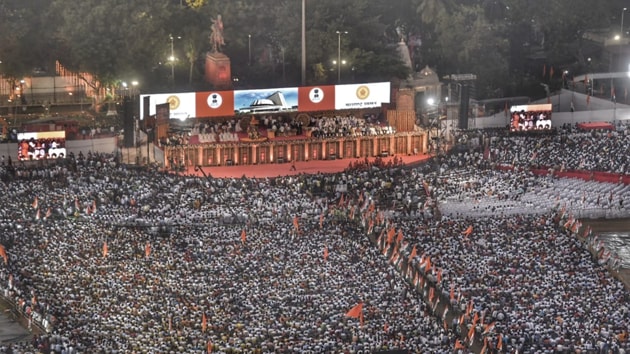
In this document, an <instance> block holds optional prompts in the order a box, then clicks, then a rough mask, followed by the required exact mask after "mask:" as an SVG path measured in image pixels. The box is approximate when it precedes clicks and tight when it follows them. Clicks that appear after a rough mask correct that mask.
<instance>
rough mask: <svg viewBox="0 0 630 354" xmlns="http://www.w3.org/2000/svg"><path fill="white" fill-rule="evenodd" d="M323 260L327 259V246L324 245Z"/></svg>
mask: <svg viewBox="0 0 630 354" xmlns="http://www.w3.org/2000/svg"><path fill="white" fill-rule="evenodd" d="M324 260H325V261H327V260H328V246H324Z"/></svg>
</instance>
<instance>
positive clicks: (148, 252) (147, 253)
mask: <svg viewBox="0 0 630 354" xmlns="http://www.w3.org/2000/svg"><path fill="white" fill-rule="evenodd" d="M144 256H145V257H146V258H149V256H151V244H150V243H149V241H147V244H146V245H144Z"/></svg>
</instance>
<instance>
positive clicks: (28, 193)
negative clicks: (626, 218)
mask: <svg viewBox="0 0 630 354" xmlns="http://www.w3.org/2000/svg"><path fill="white" fill-rule="evenodd" d="M471 165H477V166H485V165H486V164H485V163H484V162H483V159H482V158H481V157H480V156H479V154H477V155H475V154H471V155H467V154H464V155H454V156H453V157H450V158H449V159H447V160H445V161H444V163H443V164H442V165H441V169H442V170H443V171H447V170H449V169H451V166H459V167H466V166H468V167H469V173H470V175H471V176H472V177H474V178H475V179H476V180H478V181H483V180H484V178H491V179H492V181H495V182H496V183H497V184H499V183H508V185H509V183H517V182H516V180H522V178H519V176H518V175H515V176H514V179H513V180H512V179H511V176H509V175H507V176H505V178H506V179H508V180H507V182H499V181H498V180H500V179H501V178H498V177H496V176H495V175H494V174H491V175H490V176H488V175H485V174H484V173H488V172H482V170H478V169H476V168H473V167H472V166H471ZM16 176H17V174H16ZM501 176H503V175H501ZM501 176H500V177H501ZM521 177H522V176H521ZM530 177H531V176H527V179H528V180H529V179H530ZM6 180H7V182H6V183H5V184H2V185H0V188H3V203H4V204H5V205H6V207H5V208H3V209H2V210H1V214H0V229H1V236H0V243H2V244H3V245H5V246H6V248H7V253H8V256H9V263H8V267H6V268H2V271H1V273H0V279H1V280H0V286H1V287H2V288H3V289H6V292H5V293H6V294H7V295H9V296H10V297H11V298H12V299H14V300H15V301H16V303H18V304H19V305H20V306H21V308H22V310H25V312H27V313H33V314H37V317H36V316H33V318H34V319H36V320H38V321H40V322H42V323H44V325H48V326H49V328H50V329H51V332H50V333H49V334H47V335H44V336H42V337H40V338H36V339H35V340H34V341H33V343H27V344H15V345H14V346H13V350H14V352H32V351H34V349H33V345H34V346H35V347H37V348H40V349H39V350H40V351H42V352H47V351H50V350H51V349H53V350H54V352H61V351H62V350H65V351H66V352H67V353H77V352H78V353H171V352H172V353H205V352H207V351H208V345H209V343H210V345H211V349H212V352H213V353H221V352H224V353H230V352H241V353H251V352H261V353H265V352H268V353H272V352H273V353H278V352H279V353H282V352H284V353H288V352H300V353H309V352H311V353H322V352H328V353H340V352H342V353H343V352H348V353H360V352H372V351H375V350H379V349H393V348H402V349H408V350H410V351H412V352H416V353H426V352H431V353H446V352H452V351H453V348H454V343H455V341H456V339H455V335H456V333H457V334H460V335H461V336H462V338H463V337H465V335H466V333H467V330H468V329H467V328H466V327H465V326H467V325H468V326H471V325H472V323H471V319H470V317H472V316H468V317H466V316H465V318H464V320H463V323H464V325H463V326H461V327H459V326H455V330H454V329H453V327H452V326H446V324H451V323H453V324H456V323H458V322H457V320H458V319H459V316H460V315H461V314H465V313H469V315H472V313H478V314H480V317H481V318H482V319H481V321H480V322H477V323H476V327H478V328H477V335H476V336H475V338H476V339H475V340H473V341H472V342H471V343H468V342H466V341H465V340H463V339H462V340H463V342H464V343H465V344H466V345H472V346H473V347H480V338H481V337H482V335H481V332H483V331H484V330H485V329H486V327H484V325H488V324H490V323H493V322H494V327H488V328H490V329H489V330H488V331H487V333H486V334H484V336H485V337H486V338H488V343H489V347H490V350H496V346H497V344H498V342H497V340H498V338H499V334H500V336H501V344H502V350H503V351H516V350H519V352H530V353H536V352H554V351H556V352H567V353H568V352H578V351H582V352H587V351H589V350H591V351H593V350H595V348H599V349H601V350H604V349H610V350H613V352H619V353H621V352H625V351H624V350H627V342H626V341H625V340H624V339H625V337H624V336H627V332H628V323H629V319H628V309H627V299H626V296H627V292H626V291H625V290H624V289H623V286H622V285H621V283H620V282H618V281H616V280H614V279H613V278H611V276H610V275H609V274H608V273H607V271H606V269H605V268H603V267H602V266H599V265H598V264H597V262H594V261H593V260H592V259H591V258H590V255H589V253H588V252H587V251H586V250H585V248H584V245H583V244H581V243H580V242H579V241H577V240H576V238H575V236H572V235H569V234H568V233H566V232H564V231H563V230H562V229H561V228H558V227H557V226H556V223H555V222H554V221H553V218H552V216H551V215H547V216H544V217H541V216H526V215H523V216H517V217H494V218H486V219H461V218H460V219H449V218H443V219H440V218H436V219H434V218H433V214H434V213H433V209H432V208H431V206H432V203H431V202H430V200H429V201H427V194H428V195H433V196H435V195H436V194H440V195H453V194H456V193H458V190H457V188H450V187H444V185H445V184H444V183H443V182H445V181H444V180H443V178H441V177H439V176H438V175H437V174H436V173H434V172H431V169H430V168H428V167H424V166H423V167H420V168H417V169H405V168H401V167H400V166H390V168H386V167H385V166H383V165H370V164H369V163H368V162H366V163H365V164H362V165H359V166H354V168H353V169H352V170H348V171H345V172H344V173H340V174H330V175H324V174H318V175H312V176H305V175H301V176H294V177H278V178H275V179H247V178H240V179H211V180H206V179H200V178H196V177H184V176H175V175H163V174H160V173H157V172H155V171H146V170H135V169H126V168H124V167H122V166H117V165H116V164H114V163H111V162H109V161H103V159H102V157H101V156H88V158H87V159H86V160H84V161H79V162H78V163H77V164H76V165H74V164H69V165H58V166H48V167H45V166H39V167H36V168H34V169H27V168H24V169H21V170H20V173H19V177H14V178H7V179H6ZM424 182H426V184H425V183H424ZM495 182H493V183H495ZM527 183H536V181H535V180H531V181H529V182H527ZM514 186H517V185H514ZM500 187H501V188H503V187H505V186H504V185H503V184H501V185H500ZM473 188H486V187H485V186H484V184H479V185H476V186H473ZM344 191H348V192H344ZM427 191H428V192H429V193H427ZM438 192H439V193H438ZM341 195H344V198H340V196H341ZM36 197H37V201H36V202H35V201H34V200H35V198H36ZM344 200H345V201H344ZM371 201H373V202H374V203H375V205H377V210H376V212H375V214H378V215H383V218H381V220H380V221H379V222H378V223H377V224H378V225H377V226H376V228H374V231H373V235H374V236H375V235H377V234H378V232H379V231H380V230H381V229H385V228H387V227H394V228H396V229H398V230H401V231H402V232H401V233H402V234H403V235H404V239H405V242H404V246H403V247H400V252H401V253H404V254H405V255H408V254H409V252H411V249H412V247H413V246H414V245H415V246H416V247H417V250H418V256H417V257H416V258H415V260H414V262H413V264H415V266H416V267H417V268H418V269H422V272H421V273H423V272H424V269H425V263H422V264H420V262H421V260H423V261H425V262H426V259H428V257H430V259H431V261H432V262H433V267H432V268H431V269H430V270H429V271H428V272H429V273H431V275H429V276H428V278H429V279H430V281H431V282H436V281H437V280H436V279H437V277H436V273H437V272H438V269H439V270H440V271H439V274H440V277H439V278H440V279H441V280H440V285H439V289H438V291H439V293H440V294H439V297H441V298H447V299H448V298H449V290H450V288H451V285H452V286H453V289H454V291H456V292H457V294H458V296H456V297H455V300H453V301H452V305H456V306H454V307H453V308H452V309H450V314H449V317H448V318H447V317H446V316H441V314H438V315H439V316H438V317H433V316H432V314H434V307H433V303H429V304H427V303H426V302H425V301H424V300H426V295H427V294H426V292H427V291H426V290H427V288H426V284H428V282H425V283H424V284H425V285H423V287H422V288H420V291H413V289H412V288H411V287H410V283H415V284H414V285H413V287H415V288H418V285H417V281H416V280H415V279H413V278H409V277H408V275H407V274H409V273H407V272H402V271H400V270H396V268H395V267H394V266H392V265H390V264H389V262H388V259H390V256H391V248H390V252H389V253H387V254H386V255H383V252H382V250H381V249H377V248H376V247H374V246H373V245H372V244H371V243H370V242H369V241H368V239H367V238H366V237H365V231H364V228H363V227H361V226H367V225H368V222H367V220H361V218H362V215H364V214H363V213H364V212H365V210H367V209H368V208H367V205H370V203H371ZM49 208H50V212H48V209H49ZM38 211H39V215H40V217H39V219H38V218H36V217H35V216H36V214H37V212H38ZM322 214H323V215H324V217H323V218H322V217H321V215H322ZM351 215H353V216H354V217H353V218H351V220H349V218H350V216H351ZM295 216H297V224H298V226H299V227H298V228H299V230H300V231H299V232H297V231H296V227H295V225H294V222H293V220H294V217H295ZM383 219H386V220H383ZM233 222H236V223H233ZM320 225H321V226H320ZM469 227H472V228H471V231H470V232H469V233H467V235H463V234H462V232H463V231H464V230H466V229H468V228H469ZM366 228H367V229H368V230H369V229H370V227H366ZM243 230H244V232H243ZM163 231H167V232H163ZM105 244H107V248H106V251H105V247H104V245H105ZM324 250H327V254H328V256H327V257H325V256H324V253H325V251H324ZM105 253H107V256H104V254H105ZM420 255H422V257H420ZM403 258H406V257H403ZM393 263H396V262H393ZM403 263H404V262H403ZM398 265H399V266H400V263H398ZM404 268H405V267H400V269H401V270H402V269H404ZM403 274H405V275H403ZM460 295H461V296H460ZM423 298H424V299H423ZM358 303H363V304H364V307H363V313H364V323H363V325H361V323H360V321H359V320H358V319H355V318H349V317H347V316H345V314H346V312H347V311H348V310H350V309H351V308H353V307H354V306H355V305H357V304H358ZM470 303H472V304H473V310H472V311H467V309H466V305H467V304H470ZM204 316H205V318H206V325H205V326H202V318H203V317H204ZM451 317H452V318H453V322H450V321H447V319H450V318H451ZM203 327H205V329H204V328H203ZM447 327H448V328H447ZM492 347H494V348H492ZM461 351H464V352H465V351H467V349H461Z"/></svg>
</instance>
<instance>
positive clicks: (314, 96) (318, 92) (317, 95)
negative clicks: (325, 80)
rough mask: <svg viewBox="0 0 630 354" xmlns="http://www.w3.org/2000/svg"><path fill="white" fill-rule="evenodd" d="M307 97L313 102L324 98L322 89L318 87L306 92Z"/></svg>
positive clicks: (318, 101)
mask: <svg viewBox="0 0 630 354" xmlns="http://www.w3.org/2000/svg"><path fill="white" fill-rule="evenodd" d="M308 98H309V99H310V100H311V102H313V103H320V102H321V101H322V100H323V99H324V91H323V90H322V89H320V88H319V87H313V88H312V89H311V91H310V92H309V93H308Z"/></svg>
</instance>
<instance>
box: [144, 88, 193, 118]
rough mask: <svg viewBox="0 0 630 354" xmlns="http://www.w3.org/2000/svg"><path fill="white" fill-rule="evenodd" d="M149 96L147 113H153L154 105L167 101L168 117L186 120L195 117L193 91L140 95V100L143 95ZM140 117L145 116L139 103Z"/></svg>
mask: <svg viewBox="0 0 630 354" xmlns="http://www.w3.org/2000/svg"><path fill="white" fill-rule="evenodd" d="M147 96H148V97H149V114H148V115H151V116H152V115H155V106H156V105H158V104H161V103H168V105H169V108H170V118H171V119H179V120H186V119H188V118H195V117H197V107H196V103H197V102H196V94H195V92H184V93H158V94H154V95H140V102H143V100H144V97H147ZM140 117H145V112H144V107H143V105H142V104H141V105H140Z"/></svg>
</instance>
